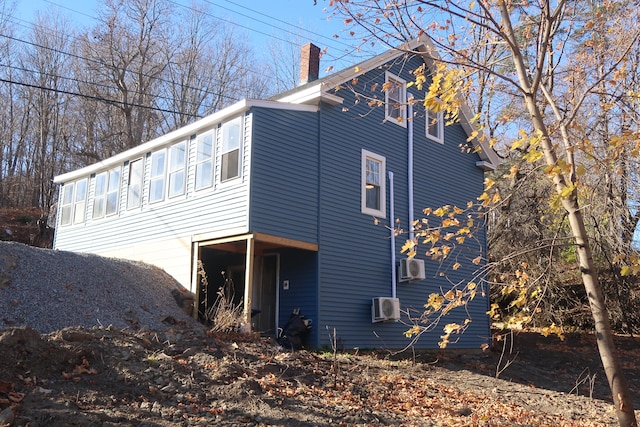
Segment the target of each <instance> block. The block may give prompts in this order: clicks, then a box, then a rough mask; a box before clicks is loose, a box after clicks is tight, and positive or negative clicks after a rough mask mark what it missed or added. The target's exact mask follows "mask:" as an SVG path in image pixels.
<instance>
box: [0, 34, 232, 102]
mask: <svg viewBox="0 0 640 427" xmlns="http://www.w3.org/2000/svg"><path fill="white" fill-rule="evenodd" d="M0 37H5V38H7V39H9V40H14V41H17V42H20V43H24V44H27V45H30V46H34V47H37V48H40V49H46V50H50V51H52V52H55V53H59V54H61V55H67V56H70V57H72V58H76V59H80V60H82V61H86V62H92V63H96V64H97V65H100V66H103V67H109V68H115V69H117V70H119V71H123V72H127V71H128V72H130V73H133V71H131V70H129V69H126V68H120V67H113V66H111V65H110V64H107V63H105V62H102V61H99V60H97V59H93V58H87V57H84V56H81V55H77V54H75V53H70V52H66V51H63V50H60V49H56V48H52V47H49V46H43V45H40V44H37V43H33V42H30V41H28V40H23V39H19V38H17V37H13V36H9V35H7V34H0ZM142 75H143V76H144V77H146V78H149V79H155V80H158V81H160V82H163V83H169V84H173V83H174V82H172V81H170V80H167V79H164V78H162V77H158V76H150V75H148V74H145V73H143V74H142ZM91 84H94V83H91ZM184 87H185V89H190V90H196V91H200V90H202V89H201V88H197V87H193V86H184ZM236 90H238V88H236ZM132 92H133V93H140V92H135V91H132ZM205 93H206V94H207V95H211V96H214V97H220V98H227V99H229V100H231V101H238V98H234V97H232V96H229V95H226V94H223V93H222V92H210V91H205Z"/></svg>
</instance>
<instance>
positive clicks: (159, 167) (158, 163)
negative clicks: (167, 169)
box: [151, 151, 165, 178]
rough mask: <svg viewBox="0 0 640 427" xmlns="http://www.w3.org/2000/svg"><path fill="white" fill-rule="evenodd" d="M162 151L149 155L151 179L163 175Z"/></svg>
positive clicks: (163, 154) (163, 156)
mask: <svg viewBox="0 0 640 427" xmlns="http://www.w3.org/2000/svg"><path fill="white" fill-rule="evenodd" d="M164 158H165V152H164V151H157V152H155V153H153V154H152V155H151V177H152V178H154V177H157V176H161V175H164Z"/></svg>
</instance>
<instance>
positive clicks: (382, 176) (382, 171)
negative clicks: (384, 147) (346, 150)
mask: <svg viewBox="0 0 640 427" xmlns="http://www.w3.org/2000/svg"><path fill="white" fill-rule="evenodd" d="M369 160H370V161H373V162H376V163H378V164H379V166H380V167H379V171H378V181H379V182H378V183H377V184H378V187H379V189H380V190H379V191H380V193H379V203H380V206H379V209H375V208H371V207H368V206H367V186H368V185H370V183H369V179H368V176H367V175H368V174H367V161H369ZM386 183H387V179H386V158H385V157H383V156H381V155H379V154H376V153H372V152H371V151H368V150H365V149H362V164H361V189H362V190H361V194H362V198H361V211H362V213H363V214H367V215H372V216H375V217H378V218H386V217H387V199H386V194H387V185H386Z"/></svg>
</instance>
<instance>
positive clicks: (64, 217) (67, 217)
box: [60, 183, 74, 225]
mask: <svg viewBox="0 0 640 427" xmlns="http://www.w3.org/2000/svg"><path fill="white" fill-rule="evenodd" d="M73 189H74V184H73V183H71V184H66V185H65V186H64V187H62V206H61V208H62V212H61V218H60V225H69V224H71V220H72V214H73V206H72V203H73Z"/></svg>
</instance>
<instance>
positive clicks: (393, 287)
mask: <svg viewBox="0 0 640 427" xmlns="http://www.w3.org/2000/svg"><path fill="white" fill-rule="evenodd" d="M393 209H394V206H393V172H391V171H389V210H390V211H391V212H390V213H389V217H390V218H391V221H390V223H391V227H389V229H390V230H391V297H392V298H395V297H396V233H395V220H394V218H395V213H394V212H393Z"/></svg>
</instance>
